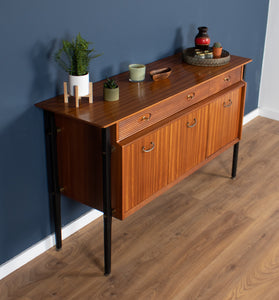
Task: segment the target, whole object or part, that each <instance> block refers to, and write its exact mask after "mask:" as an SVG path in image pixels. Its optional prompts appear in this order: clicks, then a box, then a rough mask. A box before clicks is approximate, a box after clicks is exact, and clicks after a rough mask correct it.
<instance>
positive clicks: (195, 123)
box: [187, 118, 197, 128]
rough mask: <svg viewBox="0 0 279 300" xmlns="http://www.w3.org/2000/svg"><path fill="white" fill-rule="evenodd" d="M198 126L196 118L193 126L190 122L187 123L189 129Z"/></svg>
mask: <svg viewBox="0 0 279 300" xmlns="http://www.w3.org/2000/svg"><path fill="white" fill-rule="evenodd" d="M196 125H197V119H196V118H194V123H193V124H192V125H190V122H187V127H188V128H193V127H195V126H196Z"/></svg>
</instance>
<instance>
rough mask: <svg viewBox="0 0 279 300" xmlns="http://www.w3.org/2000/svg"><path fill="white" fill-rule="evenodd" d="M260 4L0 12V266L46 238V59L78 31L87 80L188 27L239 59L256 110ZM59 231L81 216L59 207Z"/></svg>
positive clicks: (131, 2)
mask: <svg viewBox="0 0 279 300" xmlns="http://www.w3.org/2000/svg"><path fill="white" fill-rule="evenodd" d="M267 10H268V0H245V1H243V0H234V1H224V0H210V1H209V0H195V1H186V0H172V1H166V0H165V1H164V0H140V1H139V0H120V1H101V0H99V1H97V0H79V1H76V0H75V1H73V0H59V1H57V0H48V1H38V0H25V1H20V0H18V1H15V0H11V1H1V4H0V36H1V42H0V61H1V64H0V66H1V72H0V82H1V88H0V99H1V109H0V149H1V150H0V264H1V263H3V262H5V261H7V260H8V259H10V258H12V257H13V256H15V255H16V254H18V253H20V252H22V251H23V250H24V249H26V248H28V247H29V246H31V245H32V244H34V243H36V242H38V241H40V240H41V239H43V238H45V237H46V236H47V235H49V234H50V233H51V232H52V228H51V225H50V224H51V222H50V219H49V204H48V195H47V178H46V162H45V150H44V136H43V114H42V111H40V110H39V109H37V108H35V107H34V103H36V102H39V101H42V100H45V99H47V98H50V97H53V96H55V95H57V93H62V89H61V87H62V82H63V81H64V79H65V78H66V75H65V74H64V73H63V71H61V70H60V69H59V68H58V67H57V65H56V64H55V63H54V62H53V59H52V55H53V53H54V52H55V50H56V49H57V48H58V47H60V45H61V44H60V43H61V39H65V38H70V39H71V38H72V37H74V36H75V35H76V34H77V33H78V32H81V34H82V36H83V37H84V38H86V39H88V40H90V41H93V42H94V46H95V48H96V50H97V51H98V52H103V53H104V55H103V56H101V57H99V58H98V59H96V60H95V61H94V62H93V63H92V65H91V71H90V72H91V75H93V77H92V78H91V80H93V81H98V80H100V79H103V78H105V77H107V76H110V75H113V74H117V73H119V72H122V71H126V70H127V65H128V64H129V63H132V62H141V63H149V62H151V61H154V60H157V59H159V58H162V57H165V56H169V55H172V54H173V53H174V52H175V51H178V50H180V49H182V48H186V47H192V46H193V40H194V37H195V35H196V33H197V27H198V26H201V25H206V26H208V27H209V35H210V37H211V39H212V41H220V42H222V44H223V46H224V48H225V49H227V50H228V51H230V52H231V53H232V54H235V55H239V56H244V57H249V58H252V59H253V63H251V64H249V66H248V68H247V81H248V90H247V102H246V109H245V113H248V112H250V111H251V110H253V109H255V108H257V101H258V93H259V84H260V75H261V65H262V57H263V47H264V40H265V29H266V20H267ZM62 200H63V201H62V211H63V216H62V223H63V225H65V224H67V223H68V222H70V221H71V220H73V219H75V218H77V217H78V216H80V215H81V214H82V213H84V212H86V211H87V209H88V208H86V207H85V206H82V205H80V204H78V203H75V202H74V201H71V200H69V199H65V198H63V199H62Z"/></svg>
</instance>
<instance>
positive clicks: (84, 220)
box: [0, 109, 279, 280]
mask: <svg viewBox="0 0 279 300" xmlns="http://www.w3.org/2000/svg"><path fill="white" fill-rule="evenodd" d="M268 113H269V114H268ZM259 115H262V116H264V117H267V118H271V119H273V118H274V117H276V116H277V117H278V118H274V119H275V120H279V113H277V114H276V112H275V113H271V112H269V111H265V110H262V109H255V110H253V111H252V112H250V113H249V114H247V115H245V116H244V118H243V124H244V125H245V124H247V123H248V122H250V121H251V120H253V119H254V118H256V117H257V116H259ZM101 215H102V213H101V212H99V211H97V210H95V209H92V210H91V211H89V212H88V213H86V214H85V215H83V216H81V217H80V218H78V219H77V220H75V221H73V222H71V223H70V224H68V225H66V226H64V227H63V228H62V239H65V238H67V237H69V236H70V235H72V234H73V233H75V232H77V231H78V230H80V229H81V228H83V227H84V226H86V225H88V224H89V223H91V222H93V221H94V220H96V219H97V218H99V217H100V216H101ZM54 245H55V237H54V234H51V235H49V236H48V237H46V238H45V239H43V240H42V241H40V242H38V243H36V244H35V245H33V246H31V247H30V248H28V249H26V250H25V251H23V252H22V253H20V254H18V255H17V256H15V257H14V258H12V259H10V260H9V261H7V262H5V263H4V264H2V265H1V266H0V280H1V279H2V278H4V277H5V276H7V275H9V274H10V273H12V272H14V271H15V270H17V269H19V268H20V267H22V266H23V265H25V264H26V263H28V262H30V261H31V260H32V259H34V258H35V257H37V256H39V255H40V254H42V253H44V252H45V251H47V250H48V249H50V248H51V247H53V246H54Z"/></svg>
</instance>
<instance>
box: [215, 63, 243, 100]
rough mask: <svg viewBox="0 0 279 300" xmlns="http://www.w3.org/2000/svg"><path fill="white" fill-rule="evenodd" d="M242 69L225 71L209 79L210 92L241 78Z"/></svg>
mask: <svg viewBox="0 0 279 300" xmlns="http://www.w3.org/2000/svg"><path fill="white" fill-rule="evenodd" d="M241 75H242V69H241V68H237V69H235V70H232V71H229V72H226V73H224V74H222V75H220V76H218V77H217V78H214V79H212V80H211V81H210V94H212V95H213V94H215V93H218V92H220V91H222V90H223V89H225V88H227V87H229V86H231V85H233V84H234V83H237V82H238V81H240V80H241Z"/></svg>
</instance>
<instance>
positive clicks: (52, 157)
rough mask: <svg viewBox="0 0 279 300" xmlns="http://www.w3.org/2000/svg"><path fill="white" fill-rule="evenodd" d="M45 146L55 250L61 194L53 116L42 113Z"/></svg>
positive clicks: (57, 246) (58, 236)
mask: <svg viewBox="0 0 279 300" xmlns="http://www.w3.org/2000/svg"><path fill="white" fill-rule="evenodd" d="M44 121H45V144H46V154H47V175H48V191H49V201H50V208H51V214H52V216H51V217H52V219H53V220H54V226H55V239H56V249H57V250H59V249H61V247H62V237H61V194H60V188H59V181H58V167H57V147H56V133H57V129H56V125H55V119H54V114H53V113H51V112H48V111H44Z"/></svg>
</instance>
